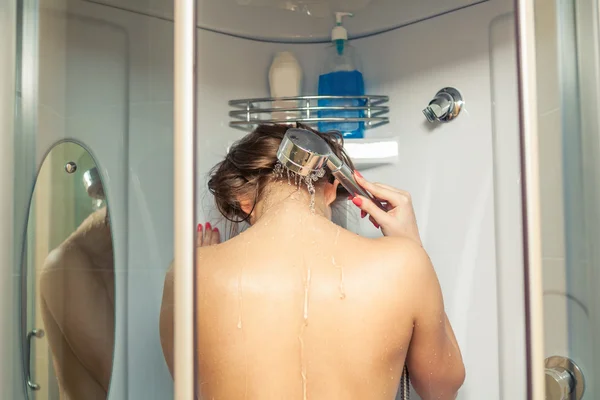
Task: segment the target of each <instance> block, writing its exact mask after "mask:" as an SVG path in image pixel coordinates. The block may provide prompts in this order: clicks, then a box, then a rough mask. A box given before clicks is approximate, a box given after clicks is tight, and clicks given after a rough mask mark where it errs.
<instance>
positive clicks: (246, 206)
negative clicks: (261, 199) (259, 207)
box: [239, 199, 254, 215]
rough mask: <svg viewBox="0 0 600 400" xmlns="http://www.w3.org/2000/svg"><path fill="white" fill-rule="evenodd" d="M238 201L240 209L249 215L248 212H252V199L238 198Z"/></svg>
mask: <svg viewBox="0 0 600 400" xmlns="http://www.w3.org/2000/svg"><path fill="white" fill-rule="evenodd" d="M239 203H240V208H241V209H242V211H243V212H244V213H245V214H246V215H250V213H251V212H252V208H253V206H254V205H253V204H252V201H250V199H239Z"/></svg>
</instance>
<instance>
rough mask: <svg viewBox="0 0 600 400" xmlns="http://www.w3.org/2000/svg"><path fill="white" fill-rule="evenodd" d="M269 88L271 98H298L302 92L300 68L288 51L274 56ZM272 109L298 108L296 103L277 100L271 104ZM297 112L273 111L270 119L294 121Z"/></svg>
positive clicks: (297, 115)
mask: <svg viewBox="0 0 600 400" xmlns="http://www.w3.org/2000/svg"><path fill="white" fill-rule="evenodd" d="M269 86H270V89H271V97H296V96H300V91H301V90H302V68H301V67H300V64H299V63H298V60H296V57H294V54H293V53H291V52H289V51H283V52H280V53H277V54H275V57H274V58H273V63H272V64H271V68H270V69H269ZM273 106H274V108H294V107H297V106H298V102H297V101H283V100H278V101H275V102H274V103H273ZM299 116H300V115H299V113H298V112H285V111H274V112H273V113H272V117H273V119H275V120H296V119H298V117H299Z"/></svg>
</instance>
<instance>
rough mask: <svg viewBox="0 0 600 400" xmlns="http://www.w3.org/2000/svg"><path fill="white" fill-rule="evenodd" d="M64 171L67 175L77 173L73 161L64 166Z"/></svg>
mask: <svg viewBox="0 0 600 400" xmlns="http://www.w3.org/2000/svg"><path fill="white" fill-rule="evenodd" d="M65 171H67V174H72V173H74V172H75V171H77V164H75V163H74V162H73V161H69V162H68V163H66V164H65Z"/></svg>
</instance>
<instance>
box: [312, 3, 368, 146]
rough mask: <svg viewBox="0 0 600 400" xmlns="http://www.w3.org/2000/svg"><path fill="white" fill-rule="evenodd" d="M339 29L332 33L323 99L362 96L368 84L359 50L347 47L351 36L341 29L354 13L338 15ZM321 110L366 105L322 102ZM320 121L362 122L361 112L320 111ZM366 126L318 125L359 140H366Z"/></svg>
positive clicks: (324, 69) (322, 82)
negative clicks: (328, 119) (339, 119)
mask: <svg viewBox="0 0 600 400" xmlns="http://www.w3.org/2000/svg"><path fill="white" fill-rule="evenodd" d="M335 15H336V26H335V27H334V28H333V30H332V31H331V41H332V44H331V45H330V46H328V47H327V50H326V52H327V55H326V58H325V62H324V64H323V67H322V70H321V75H320V76H319V95H320V96H363V95H364V94H365V83H364V80H363V74H362V72H361V71H360V65H359V60H358V57H357V54H356V49H355V48H354V47H353V46H352V45H350V44H349V43H348V32H347V31H346V29H345V28H344V27H343V26H342V18H343V17H345V16H350V17H351V16H352V14H351V13H346V12H337V13H335ZM318 105H319V106H321V107H332V106H335V107H359V106H364V105H365V101H364V100H360V99H329V100H328V99H322V100H319V102H318ZM318 115H319V117H321V118H362V117H364V112H363V111H362V110H331V111H319V113H318ZM364 128H365V124H364V122H359V121H351V122H345V121H344V122H319V130H320V131H322V132H324V131H329V130H337V131H340V132H342V134H343V135H344V137H345V138H352V139H358V138H362V137H364Z"/></svg>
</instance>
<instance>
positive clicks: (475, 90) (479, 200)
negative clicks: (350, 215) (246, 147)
mask: <svg viewBox="0 0 600 400" xmlns="http://www.w3.org/2000/svg"><path fill="white" fill-rule="evenodd" d="M511 11H512V3H511V2H510V1H504V0H498V1H490V2H486V3H483V4H479V5H476V6H473V7H468V8H465V9H462V10H460V11H456V12H453V13H449V14H446V15H443V16H439V17H436V18H433V19H429V20H427V21H423V22H419V23H417V24H414V25H410V26H406V27H402V28H400V29H396V30H393V31H389V32H386V33H382V34H378V35H374V36H371V37H367V38H363V39H357V40H354V41H353V42H352V43H353V44H354V45H355V46H356V48H357V51H358V54H359V55H360V57H361V58H362V64H363V73H364V76H365V84H366V91H367V93H369V94H383V95H388V96H389V97H390V103H389V105H390V120H391V122H390V124H388V125H384V126H383V127H380V128H377V129H374V130H369V131H367V132H366V137H390V136H398V137H399V143H400V148H399V151H400V154H399V160H400V161H399V162H398V164H396V165H384V166H380V167H377V168H372V169H369V170H366V171H363V174H364V175H365V176H366V177H367V178H369V179H372V180H375V181H382V182H385V183H388V184H391V185H394V186H396V187H400V188H402V189H406V190H409V191H410V192H411V193H412V194H413V200H414V203H415V209H416V213H417V218H418V221H419V226H420V230H421V234H422V237H423V240H424V244H425V248H426V249H427V251H428V252H429V254H430V256H431V258H432V260H433V263H434V265H435V268H436V271H437V273H438V275H439V278H440V282H441V285H442V289H443V291H444V298H445V302H446V309H447V312H448V314H449V317H450V319H451V321H453V326H454V327H455V331H456V334H457V338H458V341H459V343H460V345H461V348H462V350H463V356H464V361H465V364H466V368H467V380H466V382H465V385H464V387H463V389H462V391H461V394H460V396H459V398H460V399H481V398H485V399H491V400H493V399H501V398H502V396H501V392H502V391H503V392H505V393H519V394H521V395H523V396H525V384H526V382H525V364H524V362H525V357H524V334H523V335H522V337H521V336H519V335H518V334H516V333H515V335H516V336H515V338H513V339H511V340H512V342H511V344H510V345H509V346H508V347H503V343H504V342H503V338H501V337H499V321H500V320H501V321H502V324H507V326H513V327H516V328H517V329H524V325H523V324H524V322H523V321H524V312H523V309H522V304H521V303H519V302H518V301H517V303H516V305H515V303H514V302H510V301H509V299H508V298H506V299H505V298H503V297H501V296H500V293H499V291H498V287H500V286H502V289H501V291H502V295H505V294H506V292H508V293H510V292H511V291H512V292H519V293H520V292H521V291H522V268H523V266H522V258H521V253H520V247H519V246H516V245H509V246H505V243H504V242H503V240H504V239H503V238H505V237H506V236H507V235H508V237H512V238H515V240H517V242H518V240H520V239H519V238H521V226H520V224H519V222H520V219H519V218H520V211H521V210H520V192H519V181H518V180H517V179H516V178H515V177H517V176H518V174H519V169H518V165H519V148H518V108H517V97H516V91H517V87H516V82H517V81H516V71H517V67H516V60H515V59H514V57H506V61H500V62H497V63H496V64H495V67H494V68H500V69H501V71H496V75H497V76H496V79H497V81H496V82H495V86H494V90H495V91H496V93H493V91H492V77H493V75H494V74H493V73H494V71H493V70H492V65H491V58H492V55H493V54H496V53H497V54H496V57H499V56H501V55H503V54H504V56H505V55H506V54H508V55H513V54H516V47H515V42H514V35H512V32H511V31H507V30H506V29H504V30H502V29H501V34H496V35H495V37H494V40H492V38H491V35H492V31H493V30H494V29H498V28H494V27H495V26H496V25H498V24H497V23H496V21H497V20H498V19H499V18H500V19H501V18H504V19H508V20H509V22H510V21H512V14H510V13H511ZM441 32H444V34H443V38H442V37H441ZM323 49H324V45H323V44H280V43H266V42H261V41H254V40H246V39H240V38H235V37H231V36H226V35H223V34H219V33H214V32H207V31H204V30H199V31H198V61H199V62H198V64H197V65H198V67H197V68H198V69H197V78H198V148H197V150H198V163H197V168H198V188H197V190H198V198H199V199H200V202H199V205H198V209H197V212H198V215H199V218H200V220H201V221H205V220H210V221H211V223H216V225H217V226H219V228H223V226H221V224H222V222H223V221H222V219H219V215H218V212H217V210H216V209H215V208H214V205H213V200H212V198H211V196H210V195H208V192H207V189H206V177H207V174H208V171H209V169H210V167H212V166H213V165H214V164H215V163H216V162H218V161H220V160H221V159H222V158H223V157H224V155H225V153H226V149H227V147H228V146H229V145H230V144H231V142H232V141H234V140H236V139H238V138H240V137H242V136H243V135H244V133H243V132H240V131H237V130H235V129H232V128H230V127H228V122H229V117H228V114H227V113H228V110H229V108H228V105H227V101H228V100H231V99H236V98H248V97H262V96H268V93H269V91H268V79H267V71H268V68H269V65H270V63H271V61H272V56H273V54H274V53H275V52H277V51H282V50H290V51H292V52H294V53H295V55H296V57H297V59H298V60H299V63H300V64H301V66H302V69H303V72H304V84H303V94H314V93H315V92H316V85H317V78H318V73H319V67H320V61H321V60H322V57H321V55H322V52H323ZM505 52H508V53H505ZM498 73H499V74H498ZM446 86H452V87H456V88H457V89H458V90H459V91H461V93H462V95H463V97H464V98H465V99H466V108H465V110H464V111H463V112H462V114H461V115H460V116H459V118H457V119H456V120H455V121H453V122H451V123H449V124H445V125H441V126H437V127H434V126H433V125H430V124H428V123H427V122H426V120H425V118H424V116H423V115H422V113H421V110H422V109H423V108H424V106H426V105H427V103H428V102H429V100H431V98H432V97H433V96H434V95H435V93H436V92H437V91H438V90H439V89H442V88H443V87H446ZM494 96H495V97H494ZM493 98H497V99H502V100H504V101H509V103H508V104H510V107H509V106H507V107H506V110H509V111H508V112H503V113H502V115H500V114H497V113H498V112H499V111H498V110H497V109H496V107H495V105H494V103H493ZM507 114H508V115H507ZM495 119H502V121H501V122H500V123H493V120H495ZM495 129H502V131H501V132H496V131H495ZM494 135H500V137H499V138H498V139H494ZM502 136H507V138H506V139H503V138H502ZM494 140H503V142H502V146H497V147H495V145H494ZM495 168H502V171H501V172H502V173H497V171H495ZM497 198H502V199H503V201H504V203H503V204H502V207H498V208H497V207H496V205H495V200H496V199H497ZM506 199H508V200H510V201H507V200H506ZM355 218H357V219H358V216H357V215H356V217H355ZM502 220H510V221H516V223H515V224H511V225H510V226H507V225H506V224H505V225H503V226H502V227H500V225H499V224H498V223H497V221H502ZM358 226H359V228H358V230H359V233H360V234H362V235H365V236H371V237H376V236H378V235H380V233H379V232H378V231H376V230H375V229H374V228H373V227H372V226H370V224H369V223H368V222H367V221H363V222H361V223H360V224H359V225H358ZM221 230H222V231H223V229H221ZM499 230H501V233H502V235H503V238H497V237H496V232H497V231H499ZM513 244H514V243H513ZM506 260H510V261H511V262H513V263H512V265H507V261H506ZM500 267H502V268H505V269H506V271H510V273H509V278H510V279H508V280H506V281H503V282H499V280H498V275H499V272H498V271H499V268H500ZM503 279H506V273H505V275H503ZM507 284H508V286H506V285H507ZM504 301H508V303H507V304H508V306H510V307H511V309H510V310H511V311H510V312H503V314H502V319H501V315H500V312H499V309H503V304H502V302H504ZM501 352H502V358H503V359H504V360H508V362H510V363H514V365H513V368H514V370H515V371H516V372H515V374H514V375H513V374H511V375H510V376H508V377H507V378H506V379H505V378H502V379H501V377H500V371H501V370H500V369H501V367H502V366H501V360H500V359H501ZM502 371H503V372H506V371H507V369H506V368H502Z"/></svg>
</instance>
